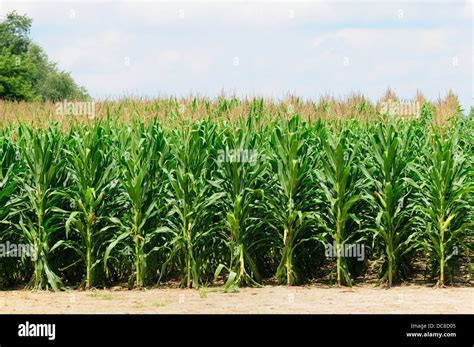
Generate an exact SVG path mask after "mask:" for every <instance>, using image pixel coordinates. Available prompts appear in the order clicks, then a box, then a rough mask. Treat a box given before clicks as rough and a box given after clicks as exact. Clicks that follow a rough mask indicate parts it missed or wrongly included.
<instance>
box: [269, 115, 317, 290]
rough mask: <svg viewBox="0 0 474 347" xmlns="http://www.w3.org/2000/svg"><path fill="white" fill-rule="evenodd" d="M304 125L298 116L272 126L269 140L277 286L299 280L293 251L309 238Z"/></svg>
mask: <svg viewBox="0 0 474 347" xmlns="http://www.w3.org/2000/svg"><path fill="white" fill-rule="evenodd" d="M304 126H305V125H304V124H303V125H300V120H299V117H298V116H295V117H293V118H292V119H290V120H289V121H288V122H282V124H281V127H276V128H275V130H274V133H273V137H272V141H271V147H272V149H271V154H270V157H271V160H270V163H271V166H272V171H273V173H274V175H275V179H274V183H275V185H276V189H275V190H276V191H275V194H274V195H273V196H272V200H273V201H272V202H271V203H270V204H271V205H270V208H271V209H272V218H273V219H274V220H275V222H274V223H275V227H276V229H277V230H278V231H279V232H278V234H279V235H280V236H281V245H280V247H281V259H280V263H279V265H278V268H277V271H276V278H277V280H278V282H279V283H283V284H287V285H293V284H296V283H297V282H298V281H299V275H298V270H297V269H296V267H295V258H296V254H295V252H296V249H297V248H298V246H300V245H301V244H302V243H303V242H306V241H307V240H309V237H310V236H311V235H310V233H311V230H310V229H311V226H312V221H313V220H314V218H313V215H312V213H311V210H312V207H311V201H312V192H313V189H312V188H313V185H312V183H311V176H310V175H311V172H312V170H313V167H314V156H315V153H314V152H313V149H312V148H311V147H310V146H309V145H308V143H307V142H306V141H305V138H306V136H305V133H304Z"/></svg>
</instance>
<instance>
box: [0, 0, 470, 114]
mask: <svg viewBox="0 0 474 347" xmlns="http://www.w3.org/2000/svg"><path fill="white" fill-rule="evenodd" d="M13 9H15V10H17V11H18V12H19V13H26V14H28V15H29V16H31V17H32V18H33V20H34V22H33V28H32V32H31V36H32V38H33V39H34V40H35V41H36V42H38V43H39V44H40V45H41V46H42V47H44V48H45V50H46V52H47V53H48V55H49V57H50V58H51V59H52V60H54V61H56V62H58V65H59V67H60V68H62V69H64V70H66V71H69V72H71V74H72V76H73V77H74V78H75V79H76V80H77V81H78V83H80V84H81V85H83V86H85V87H86V88H87V89H88V90H89V91H90V93H91V94H92V95H93V96H94V97H96V98H104V97H119V96H123V95H128V94H133V95H146V96H156V95H177V96H182V95H189V94H191V93H193V94H200V95H205V96H211V97H212V96H216V95H218V94H219V93H220V92H221V91H222V90H225V91H226V92H227V93H235V94H237V95H239V96H242V95H264V96H267V97H274V98H280V97H282V96H284V95H285V94H286V93H288V92H291V93H295V94H297V95H299V96H302V97H305V98H314V99H318V98H319V97H320V96H321V95H327V94H329V95H333V96H335V97H344V96H347V95H349V94H350V93H351V92H361V93H363V94H365V95H367V96H368V97H370V98H371V99H373V100H377V99H378V98H379V97H380V96H381V95H382V94H383V92H384V91H385V90H386V89H387V87H388V86H390V87H392V88H393V89H395V91H396V92H397V94H398V95H399V96H400V97H402V98H411V97H413V96H414V95H415V93H416V90H417V89H420V90H422V92H423V93H424V94H425V95H426V96H427V97H428V98H430V99H437V98H438V97H439V96H444V95H445V94H446V92H447V91H448V90H449V89H451V90H453V91H454V92H455V93H456V94H458V96H459V98H460V100H461V103H462V105H463V106H464V107H465V108H468V107H469V106H470V105H474V99H473V96H474V84H473V78H472V66H473V44H472V41H473V25H472V11H473V10H472V1H461V0H459V1H456V0H451V1H447V0H446V1H443V0H437V1H436V0H435V1H416V0H415V1H305V2H296V1H278V2H269V1H252V0H250V1H245V2H244V1H219V2H217V1H199V2H198V1H187V2H179V1H173V2H171V1H105V0H101V1H91V0H86V1H81V2H74V1H22V0H15V1H11V0H0V11H2V12H0V15H3V14H5V13H7V12H8V11H11V10H13Z"/></svg>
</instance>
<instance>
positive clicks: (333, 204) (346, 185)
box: [317, 129, 367, 286]
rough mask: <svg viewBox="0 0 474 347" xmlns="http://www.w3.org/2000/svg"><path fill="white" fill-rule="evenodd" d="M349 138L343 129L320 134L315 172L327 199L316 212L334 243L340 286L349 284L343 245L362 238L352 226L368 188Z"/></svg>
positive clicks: (357, 216) (354, 147)
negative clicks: (319, 162) (319, 156)
mask: <svg viewBox="0 0 474 347" xmlns="http://www.w3.org/2000/svg"><path fill="white" fill-rule="evenodd" d="M350 138H351V136H350V129H343V130H342V131H341V132H340V134H338V135H336V134H332V133H330V132H328V133H327V134H326V135H325V136H324V137H323V147H324V153H323V155H322V169H321V170H318V172H317V175H318V179H319V184H320V186H321V188H322V190H323V196H324V198H325V201H326V202H327V207H326V208H325V209H324V210H323V211H322V212H321V213H320V214H319V222H320V226H322V227H323V228H324V230H325V231H326V232H327V233H328V234H329V235H330V236H331V237H332V240H333V242H334V243H335V256H336V279H337V284H338V285H339V286H340V285H341V284H343V283H346V284H347V285H349V286H351V285H352V280H351V276H350V272H349V267H348V260H347V258H345V257H343V256H342V253H343V252H342V248H343V246H344V245H345V244H346V243H349V242H351V241H352V242H354V243H357V242H360V241H362V240H363V238H359V239H356V237H357V233H356V232H354V229H355V225H357V224H360V222H359V218H360V213H359V212H360V210H361V204H363V202H364V200H363V195H364V191H365V189H366V187H367V182H366V181H365V180H363V179H361V173H360V169H359V168H358V167H357V165H356V163H355V162H354V158H355V157H356V154H357V151H358V147H357V146H356V145H351V143H350ZM356 230H357V229H356Z"/></svg>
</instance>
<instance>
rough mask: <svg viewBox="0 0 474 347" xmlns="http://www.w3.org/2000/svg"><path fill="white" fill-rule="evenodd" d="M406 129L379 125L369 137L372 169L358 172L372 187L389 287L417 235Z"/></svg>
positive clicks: (376, 236) (376, 232)
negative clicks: (362, 173)
mask: <svg viewBox="0 0 474 347" xmlns="http://www.w3.org/2000/svg"><path fill="white" fill-rule="evenodd" d="M411 129H412V128H411V127H408V129H407V130H405V131H404V132H403V134H399V132H398V131H397V129H396V126H395V125H394V124H393V123H389V124H388V125H381V124H380V125H379V126H378V127H377V130H376V132H375V134H374V136H373V137H372V141H371V146H370V147H369V148H368V151H372V152H373V158H374V164H375V165H374V170H373V172H372V173H369V172H368V169H367V167H366V166H365V165H361V169H362V171H363V172H365V173H366V175H367V176H368V178H369V179H370V180H371V183H372V184H373V185H374V192H373V196H371V197H372V199H370V201H371V202H372V203H373V204H374V205H375V209H376V211H377V217H376V218H375V228H374V229H373V232H374V239H375V240H380V241H381V242H382V246H383V247H384V249H385V252H384V253H385V257H384V258H385V259H384V264H383V269H384V270H383V275H382V279H381V280H382V281H384V282H387V283H388V286H389V287H391V286H392V283H393V281H394V279H399V278H401V267H402V265H403V263H404V261H406V260H405V259H404V256H406V254H407V253H408V252H409V251H410V250H411V249H412V248H413V247H414V245H415V243H414V242H413V241H414V238H415V237H416V236H417V233H416V232H413V231H416V229H414V228H413V223H412V220H413V210H414V208H413V204H412V201H410V195H411V190H412V189H413V188H412V187H411V186H410V185H409V183H408V182H407V181H408V180H411V178H409V175H410V166H411V165H412V163H413V154H414V153H413V152H412V149H411V144H412V132H411Z"/></svg>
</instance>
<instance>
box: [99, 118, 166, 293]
mask: <svg viewBox="0 0 474 347" xmlns="http://www.w3.org/2000/svg"><path fill="white" fill-rule="evenodd" d="M122 136H123V137H122V138H120V145H121V147H119V148H120V149H121V150H120V151H119V152H118V158H117V161H118V162H119V167H120V169H121V175H119V177H120V182H121V185H122V187H123V199H121V203H122V207H123V209H124V211H125V218H124V217H122V218H121V219H120V218H118V217H111V218H110V221H111V222H112V223H114V224H115V225H116V226H117V227H118V230H119V233H118V234H117V235H116V237H115V238H114V239H113V240H112V241H111V242H110V244H109V245H108V246H107V249H106V250H105V254H104V267H105V269H106V271H107V261H108V259H109V257H110V254H111V252H112V250H113V249H114V248H115V247H116V246H117V245H118V244H121V245H122V246H124V247H125V252H126V253H128V254H130V255H131V257H132V259H133V263H134V270H133V276H132V277H131V278H130V283H131V284H133V285H134V286H136V287H138V288H142V287H143V286H144V285H145V284H146V277H147V264H148V257H149V256H151V255H152V254H153V253H154V252H156V251H158V249H159V246H158V245H156V243H155V244H154V245H152V244H153V243H154V241H156V239H157V238H158V237H159V234H160V233H161V232H163V231H164V230H165V229H166V228H165V227H164V225H160V224H159V222H160V221H161V220H160V215H161V214H162V213H163V212H164V210H165V207H166V206H165V204H164V196H163V195H162V194H161V196H160V195H157V193H161V191H160V188H159V187H157V186H158V185H159V184H162V183H163V181H157V180H156V178H157V177H158V176H157V173H158V172H159V171H162V165H163V158H164V157H165V155H166V154H165V153H166V150H167V145H166V141H165V140H164V138H163V132H162V130H161V129H160V127H159V126H158V125H157V124H154V125H153V126H152V127H150V128H149V129H145V126H144V124H143V123H141V122H135V123H134V124H133V128H132V127H130V128H129V131H127V132H123V133H122ZM157 222H158V223H157ZM129 241H131V242H129Z"/></svg>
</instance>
